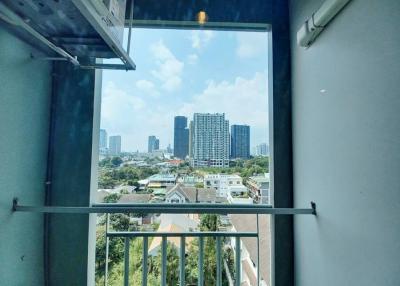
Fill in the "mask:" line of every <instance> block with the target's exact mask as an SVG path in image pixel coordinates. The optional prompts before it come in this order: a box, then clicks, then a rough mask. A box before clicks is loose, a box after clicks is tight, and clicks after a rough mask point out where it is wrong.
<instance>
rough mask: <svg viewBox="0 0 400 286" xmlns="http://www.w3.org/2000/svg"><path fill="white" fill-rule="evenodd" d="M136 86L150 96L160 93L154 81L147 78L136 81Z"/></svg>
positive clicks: (156, 95)
mask: <svg viewBox="0 0 400 286" xmlns="http://www.w3.org/2000/svg"><path fill="white" fill-rule="evenodd" d="M136 87H137V88H138V89H139V90H140V91H142V92H143V93H144V94H145V95H149V96H151V97H158V96H159V95H160V93H159V92H158V90H157V88H156V86H155V85H154V83H153V82H151V81H149V80H145V79H141V80H138V81H137V82H136Z"/></svg>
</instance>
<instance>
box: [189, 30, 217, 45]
mask: <svg viewBox="0 0 400 286" xmlns="http://www.w3.org/2000/svg"><path fill="white" fill-rule="evenodd" d="M214 35H215V34H214V32H213V31H192V32H191V33H190V37H189V39H190V40H191V42H192V47H193V48H195V49H198V50H200V49H202V48H204V47H206V46H207V45H208V43H209V42H210V41H211V39H212V38H214Z"/></svg>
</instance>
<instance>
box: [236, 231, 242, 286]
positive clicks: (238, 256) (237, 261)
mask: <svg viewBox="0 0 400 286" xmlns="http://www.w3.org/2000/svg"><path fill="white" fill-rule="evenodd" d="M235 252H236V254H235V258H236V259H235V276H236V277H235V278H236V279H235V286H240V280H241V277H240V262H241V261H240V259H241V258H240V237H238V236H237V237H236V243H235Z"/></svg>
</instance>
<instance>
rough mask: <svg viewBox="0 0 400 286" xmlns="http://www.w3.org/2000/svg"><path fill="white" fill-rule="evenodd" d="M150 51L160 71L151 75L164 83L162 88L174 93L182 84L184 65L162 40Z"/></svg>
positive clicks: (152, 46) (151, 47)
mask: <svg viewBox="0 0 400 286" xmlns="http://www.w3.org/2000/svg"><path fill="white" fill-rule="evenodd" d="M150 51H151V53H152V55H153V57H154V58H155V59H156V64H157V67H158V69H157V70H153V71H152V72H151V73H152V75H153V76H154V77H156V78H157V79H158V80H160V81H161V82H162V85H161V86H162V88H163V89H165V90H166V91H169V92H173V91H175V90H178V89H179V88H180V86H181V84H182V77H181V76H182V71H183V67H184V63H183V62H181V61H179V60H178V59H177V58H176V57H175V56H174V54H173V53H172V52H171V51H170V50H169V49H168V48H167V47H166V46H165V45H164V43H163V41H162V40H160V41H158V42H157V43H154V44H152V45H151V46H150Z"/></svg>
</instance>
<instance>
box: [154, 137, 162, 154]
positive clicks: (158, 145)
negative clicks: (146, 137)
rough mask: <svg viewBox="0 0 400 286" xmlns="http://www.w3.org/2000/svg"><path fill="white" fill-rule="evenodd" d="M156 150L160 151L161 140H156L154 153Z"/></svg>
mask: <svg viewBox="0 0 400 286" xmlns="http://www.w3.org/2000/svg"><path fill="white" fill-rule="evenodd" d="M156 150H160V139H158V138H157V139H156V141H154V149H153V151H156Z"/></svg>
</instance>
